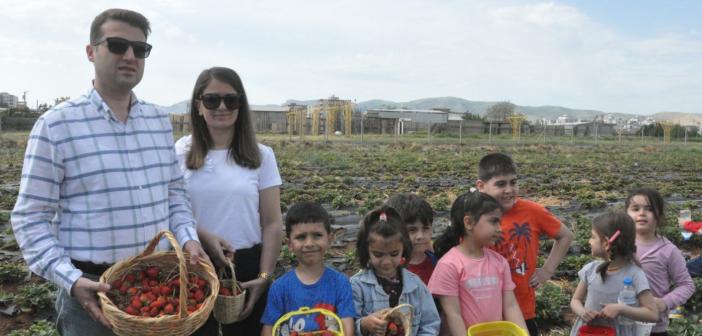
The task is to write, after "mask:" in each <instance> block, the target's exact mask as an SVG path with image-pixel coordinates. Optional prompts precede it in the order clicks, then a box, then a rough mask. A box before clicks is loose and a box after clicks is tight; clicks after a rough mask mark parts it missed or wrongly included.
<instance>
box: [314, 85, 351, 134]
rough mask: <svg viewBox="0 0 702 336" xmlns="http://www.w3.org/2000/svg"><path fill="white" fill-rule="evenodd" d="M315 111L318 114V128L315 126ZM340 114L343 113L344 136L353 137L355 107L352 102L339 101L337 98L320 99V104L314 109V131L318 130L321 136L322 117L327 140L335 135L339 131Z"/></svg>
mask: <svg viewBox="0 0 702 336" xmlns="http://www.w3.org/2000/svg"><path fill="white" fill-rule="evenodd" d="M315 111H316V113H317V117H316V118H317V119H316V120H317V124H316V125H317V126H315ZM339 113H343V124H344V135H346V136H351V133H352V131H353V127H352V126H353V125H352V123H353V105H352V103H351V101H350V100H344V99H339V98H338V97H336V96H331V97H329V98H328V99H320V100H319V103H318V104H317V105H316V106H315V107H314V108H313V112H312V128H313V130H317V133H316V134H319V129H318V127H319V118H320V116H321V117H323V118H324V137H325V139H327V138H328V137H329V135H330V134H334V133H335V132H336V131H337V129H336V127H337V121H338V118H339ZM313 132H314V131H313ZM313 134H315V133H313Z"/></svg>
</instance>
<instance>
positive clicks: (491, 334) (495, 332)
mask: <svg viewBox="0 0 702 336" xmlns="http://www.w3.org/2000/svg"><path fill="white" fill-rule="evenodd" d="M468 336H529V333H528V332H527V331H526V330H524V329H522V328H520V327H519V326H518V325H516V324H514V323H512V322H508V321H494V322H485V323H478V324H474V325H472V326H471V327H470V328H468Z"/></svg>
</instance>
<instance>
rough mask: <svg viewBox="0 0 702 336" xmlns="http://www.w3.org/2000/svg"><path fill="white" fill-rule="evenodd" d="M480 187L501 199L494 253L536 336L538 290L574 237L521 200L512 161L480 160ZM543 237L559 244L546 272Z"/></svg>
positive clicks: (496, 156) (540, 208) (498, 155)
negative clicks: (541, 255)
mask: <svg viewBox="0 0 702 336" xmlns="http://www.w3.org/2000/svg"><path fill="white" fill-rule="evenodd" d="M476 186H477V187H478V190H479V191H480V192H483V193H486V194H488V195H490V196H492V197H494V198H495V199H497V200H498V201H499V202H500V204H501V205H502V207H503V208H504V215H503V216H502V222H501V228H502V237H501V239H498V241H497V242H496V243H495V247H494V249H495V251H497V252H499V253H500V254H502V256H503V257H505V259H507V262H508V263H509V266H510V271H511V273H512V280H513V281H514V284H515V285H516V288H515V289H514V294H515V296H516V297H517V302H519V307H520V308H521V309H522V314H523V315H524V320H525V322H526V324H527V327H528V329H529V334H530V335H531V336H536V335H538V334H539V329H538V325H537V323H536V295H535V290H536V288H537V287H538V286H539V285H542V284H544V283H545V282H546V281H548V280H549V279H550V278H551V277H552V276H553V273H554V272H555V270H556V267H557V266H558V264H559V263H560V262H561V259H563V257H564V256H565V255H566V253H567V252H568V248H569V247H570V242H571V241H572V240H573V233H572V232H571V231H570V230H569V229H568V228H567V227H566V226H565V225H563V223H561V221H559V220H558V218H556V217H555V216H554V215H553V214H551V213H550V212H549V211H548V210H546V209H545V208H544V207H543V206H541V205H539V204H537V203H535V202H532V201H528V200H524V199H519V198H517V194H518V192H519V189H518V188H517V168H516V166H515V164H514V161H512V158H510V157H509V156H507V155H505V154H501V153H494V154H488V155H486V156H484V157H483V158H482V159H480V163H479V164H478V181H477V182H476ZM542 234H543V235H546V236H548V237H550V238H552V239H554V240H555V241H554V244H553V247H552V248H551V252H550V253H549V255H548V258H547V259H546V262H545V263H544V266H543V268H536V259H537V256H538V254H539V238H540V236H541V235H542Z"/></svg>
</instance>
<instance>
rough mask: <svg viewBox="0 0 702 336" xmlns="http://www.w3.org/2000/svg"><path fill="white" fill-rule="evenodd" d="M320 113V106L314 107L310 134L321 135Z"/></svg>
mask: <svg viewBox="0 0 702 336" xmlns="http://www.w3.org/2000/svg"><path fill="white" fill-rule="evenodd" d="M319 113H320V107H319V106H315V107H313V108H312V129H310V134H312V135H313V136H318V135H319Z"/></svg>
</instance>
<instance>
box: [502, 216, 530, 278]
mask: <svg viewBox="0 0 702 336" xmlns="http://www.w3.org/2000/svg"><path fill="white" fill-rule="evenodd" d="M505 237H509V239H507V240H505ZM530 242H531V227H530V226H529V223H523V224H519V223H513V224H512V228H511V229H509V230H507V232H505V234H504V235H502V236H500V237H499V238H498V239H497V241H496V242H495V250H496V251H497V252H499V253H500V254H501V255H502V256H503V257H505V259H507V262H508V263H509V267H510V269H511V270H512V271H513V272H515V273H517V274H521V275H525V274H526V272H527V270H528V267H527V264H526V254H527V253H528V248H527V247H528V246H529V243H530ZM518 247H522V248H521V249H519V248H518Z"/></svg>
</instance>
